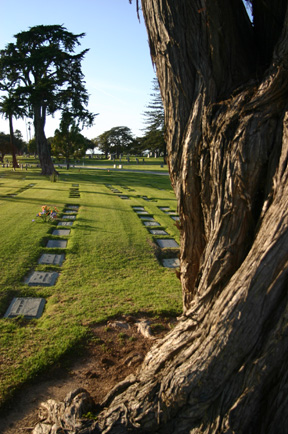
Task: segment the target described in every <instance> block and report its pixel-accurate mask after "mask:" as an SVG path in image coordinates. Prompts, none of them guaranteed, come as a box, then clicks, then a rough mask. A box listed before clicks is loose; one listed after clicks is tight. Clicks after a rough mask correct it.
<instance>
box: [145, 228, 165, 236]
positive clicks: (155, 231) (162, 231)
mask: <svg viewBox="0 0 288 434" xmlns="http://www.w3.org/2000/svg"><path fill="white" fill-rule="evenodd" d="M149 232H150V233H151V234H153V235H168V233H167V232H166V231H164V230H163V229H149Z"/></svg>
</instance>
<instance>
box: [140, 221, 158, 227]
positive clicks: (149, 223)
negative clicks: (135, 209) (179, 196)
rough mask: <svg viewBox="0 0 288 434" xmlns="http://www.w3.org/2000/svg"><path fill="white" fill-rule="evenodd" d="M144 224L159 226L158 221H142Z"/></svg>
mask: <svg viewBox="0 0 288 434" xmlns="http://www.w3.org/2000/svg"><path fill="white" fill-rule="evenodd" d="M143 224H144V226H160V223H158V222H155V221H154V222H143Z"/></svg>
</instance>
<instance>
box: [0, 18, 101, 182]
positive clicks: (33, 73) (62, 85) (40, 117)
mask: <svg viewBox="0 0 288 434" xmlns="http://www.w3.org/2000/svg"><path fill="white" fill-rule="evenodd" d="M84 35H85V34H84V33H81V34H78V35H74V34H73V33H70V32H68V31H67V30H66V28H65V27H63V26H60V25H50V26H44V25H40V26H35V27H31V28H30V29H29V30H28V31H24V32H21V33H18V34H17V35H15V37H16V43H15V44H13V43H10V44H8V45H7V46H6V48H5V49H4V50H1V52H0V78H1V80H0V88H1V89H4V90H6V89H7V86H10V89H11V88H12V90H13V96H14V95H16V94H17V96H19V95H20V96H21V98H22V99H24V100H25V104H26V107H27V108H29V111H30V113H31V115H32V116H33V119H34V128H35V139H36V143H37V153H38V155H39V159H40V165H41V168H42V174H43V175H50V174H52V173H53V172H54V171H55V169H54V166H53V162H52V159H51V155H50V149H49V145H48V143H47V139H46V136H45V131H44V129H45V123H46V116H47V115H49V114H53V113H55V112H56V111H57V110H60V111H65V113H66V114H67V113H68V114H69V116H70V117H71V118H74V119H76V118H77V119H78V121H81V122H82V123H83V125H84V124H91V123H92V122H93V119H94V115H93V114H91V113H89V112H88V110H87V109H86V106H87V104H88V94H87V90H86V89H85V86H84V81H83V74H82V71H81V61H82V60H83V57H84V55H85V54H86V53H87V51H88V50H84V51H81V52H80V53H79V54H74V49H75V46H76V45H79V44H80V42H79V38H82V37H83V36H84ZM12 90H10V92H12Z"/></svg>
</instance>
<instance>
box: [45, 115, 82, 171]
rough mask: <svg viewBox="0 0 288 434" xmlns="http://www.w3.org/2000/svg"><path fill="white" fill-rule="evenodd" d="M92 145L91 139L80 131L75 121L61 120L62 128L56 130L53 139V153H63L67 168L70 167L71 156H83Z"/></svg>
mask: <svg viewBox="0 0 288 434" xmlns="http://www.w3.org/2000/svg"><path fill="white" fill-rule="evenodd" d="M90 146H91V142H90V140H88V139H86V138H85V137H84V136H83V135H82V134H81V133H80V129H79V127H78V126H77V125H76V124H75V122H74V123H73V122H72V123H65V122H61V124H60V129H57V130H56V131H55V135H54V137H53V138H52V139H51V152H52V155H57V156H59V155H62V156H63V157H64V158H65V160H66V165H67V169H69V167H70V160H71V157H73V158H81V157H83V156H84V155H85V153H86V151H87V149H89V148H90Z"/></svg>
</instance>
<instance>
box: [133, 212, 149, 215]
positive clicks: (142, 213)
mask: <svg viewBox="0 0 288 434" xmlns="http://www.w3.org/2000/svg"><path fill="white" fill-rule="evenodd" d="M136 214H138V215H145V214H149V212H148V211H136Z"/></svg>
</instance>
